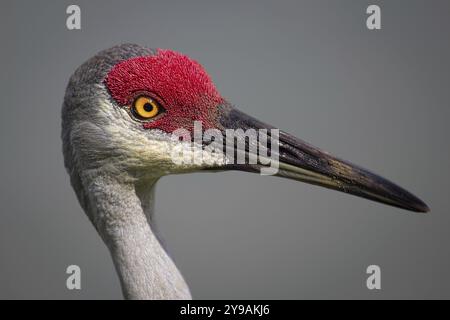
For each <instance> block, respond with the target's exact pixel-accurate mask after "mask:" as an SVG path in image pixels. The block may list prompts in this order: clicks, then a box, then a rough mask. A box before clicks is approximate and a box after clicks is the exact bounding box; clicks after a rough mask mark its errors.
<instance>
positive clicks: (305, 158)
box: [217, 105, 429, 212]
mask: <svg viewBox="0 0 450 320" xmlns="http://www.w3.org/2000/svg"><path fill="white" fill-rule="evenodd" d="M219 121H220V123H221V125H222V126H223V129H224V130H225V129H239V128H240V129H243V130H244V131H245V130H247V129H250V128H253V129H272V128H274V127H273V126H270V125H267V124H265V123H263V122H261V121H259V120H257V119H254V118H253V117H251V116H248V115H246V114H245V113H243V112H241V111H239V110H237V109H235V108H233V107H231V106H230V105H224V106H222V107H221V110H220V117H219ZM278 141H279V142H278V147H279V151H278V157H279V170H278V173H277V174H276V175H277V176H280V177H284V178H288V179H294V180H299V181H303V182H307V183H311V184H315V185H318V186H322V187H326V188H330V189H334V190H338V191H342V192H346V193H349V194H353V195H355V196H358V197H363V198H366V199H370V200H374V201H377V202H381V203H384V204H388V205H391V206H395V207H399V208H403V209H406V210H410V211H416V212H428V211H429V208H428V206H427V205H426V204H425V203H424V202H423V201H421V200H420V199H419V198H417V197H416V196H414V195H413V194H411V193H409V192H408V191H406V190H405V189H403V188H401V187H399V186H397V185H396V184H394V183H392V182H390V181H389V180H387V179H385V178H383V177H381V176H378V175H376V174H374V173H372V172H370V171H368V170H366V169H363V168H361V167H358V166H356V165H354V164H352V163H350V162H347V161H344V160H341V159H338V158H336V157H334V156H332V155H330V154H328V153H326V152H324V151H322V150H320V149H318V148H316V147H314V146H312V145H309V144H307V143H306V142H304V141H302V140H300V139H298V138H296V137H294V136H292V135H290V134H288V133H286V132H284V131H281V130H280V135H279V139H278ZM250 149H251V148H250ZM246 150H247V151H248V150H249V146H248V145H247V147H246ZM261 167H262V165H261V164H227V165H225V167H221V168H217V169H220V170H242V171H249V172H260V169H261Z"/></svg>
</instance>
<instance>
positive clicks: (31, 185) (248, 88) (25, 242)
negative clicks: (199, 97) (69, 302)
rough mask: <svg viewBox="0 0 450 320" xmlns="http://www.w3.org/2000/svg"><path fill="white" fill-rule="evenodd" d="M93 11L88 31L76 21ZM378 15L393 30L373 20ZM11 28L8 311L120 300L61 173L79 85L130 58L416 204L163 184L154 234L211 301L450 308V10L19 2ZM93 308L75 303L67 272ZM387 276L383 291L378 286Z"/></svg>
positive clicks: (0, 16) (297, 188) (234, 185)
mask: <svg viewBox="0 0 450 320" xmlns="http://www.w3.org/2000/svg"><path fill="white" fill-rule="evenodd" d="M70 4H77V5H79V6H80V8H81V30H73V31H69V30H67V28H66V18H67V14H66V8H67V6H68V5H70ZM370 4H377V5H379V6H380V8H381V25H382V29H381V30H376V31H370V30H368V29H367V27H366V19H367V14H366V8H367V7H368V6H369V5H370ZM0 6H1V10H0V36H1V50H0V66H1V73H0V88H1V89H0V90H1V95H0V107H1V109H0V110H1V116H0V147H1V156H0V172H1V179H0V188H1V190H0V191H1V192H0V211H1V212H0V219H1V220H0V298H3V299H19V298H30V299H38V298H41V299H50V298H57V299H109V298H112V299H116V298H117V299H120V298H121V297H122V296H121V291H120V286H119V281H118V278H117V276H116V274H115V270H114V267H113V264H112V261H111V258H110V256H109V252H108V251H107V249H106V247H105V245H104V244H103V242H102V241H101V239H100V237H99V236H98V235H97V233H96V231H95V230H94V228H93V227H92V225H91V224H90V222H89V221H88V219H87V217H86V216H85V214H84V213H83V211H82V210H81V208H80V206H79V204H78V202H77V199H76V197H75V194H74V192H73V190H72V188H71V186H70V183H69V177H68V175H67V174H66V172H65V169H64V166H63V158H62V152H61V140H60V110H61V103H62V100H63V96H64V91H65V87H66V84H67V81H68V79H69V77H70V75H71V73H72V72H73V71H74V70H75V69H76V68H77V67H78V66H79V65H80V64H82V63H83V62H84V61H85V60H87V59H88V58H90V57H91V56H93V55H94V54H95V53H97V52H98V51H99V50H102V49H105V48H108V47H111V46H113V45H115V44H119V43H124V42H132V43H138V44H141V45H145V46H150V47H155V48H170V49H174V50H177V51H180V52H183V53H185V54H188V55H189V56H191V57H192V58H194V59H196V60H198V61H199V62H200V63H202V64H203V66H204V67H205V68H206V69H207V70H208V72H209V73H210V75H211V76H212V78H213V79H214V81H215V84H216V85H217V87H218V89H219V90H220V92H221V93H222V95H223V96H224V97H226V98H228V99H229V100H231V101H232V102H233V103H235V104H236V105H238V106H239V107H240V109H241V110H243V111H244V112H246V113H249V114H251V115H253V116H255V117H257V118H259V119H261V120H264V121H265V122H267V123H271V124H273V125H275V126H277V127H279V128H282V129H284V130H286V131H288V132H290V133H292V134H294V135H296V136H298V137H300V138H302V139H304V140H306V141H308V142H310V143H312V144H314V145H316V146H319V147H321V148H323V149H325V150H327V151H329V152H331V153H333V154H336V155H338V156H339V157H342V158H344V159H347V160H350V161H352V162H354V163H357V164H360V165H362V166H363V167H366V168H369V169H371V170H372V171H374V172H376V173H379V174H381V175H383V176H385V177H387V178H389V179H391V180H393V181H395V182H397V183H398V184H400V185H401V186H403V187H405V188H406V189H408V190H410V191H411V192H412V193H414V194H416V195H417V196H419V197H420V198H421V199H423V200H424V201H425V202H426V203H427V204H428V205H429V206H430V207H431V213H430V214H428V215H424V214H415V213H409V212H406V211H403V210H400V209H396V208H391V207H388V206H384V205H381V204H377V203H374V202H370V201H366V200H363V199H358V198H355V197H353V196H349V195H345V194H342V193H338V192H334V191H330V190H326V189H322V188H318V187H315V186H311V185H306V184H301V183H296V182H294V181H288V180H282V179H280V178H276V177H262V176H259V175H252V174H246V173H242V172H241V173H239V172H229V173H222V174H212V173H198V174H192V175H183V176H169V177H164V178H163V179H161V181H160V182H159V185H158V187H157V192H156V197H157V202H156V219H157V222H158V224H159V228H160V229H161V234H162V236H163V238H164V240H165V242H166V244H167V247H168V249H169V252H170V253H171V255H172V256H173V257H174V260H175V262H176V263H177V265H178V266H179V268H180V270H181V272H182V273H183V275H184V276H185V278H186V280H187V282H188V283H189V285H190V287H191V291H192V294H193V297H194V298H197V299H221V298H228V299H266V298H267V299H304V298H323V299H328V298H330V299H336V298H342V299H351V298H368V299H377V298H384V299H390V298H393V299H397V298H406V299H408V298H450V292H449V287H450V273H449V272H448V270H449V269H450V256H449V254H450V252H449V249H448V246H449V243H450V233H449V227H450V215H449V207H450V196H449V190H450V166H449V161H450V148H449V146H448V139H449V134H450V128H449V125H448V121H449V119H450V117H449V116H450V111H449V110H450V109H449V100H450V90H449V89H450V61H449V59H450V58H449V57H450V42H449V41H448V36H449V32H450V19H449V15H450V2H449V1H445V0H442V1H439V0H433V1H425V0H422V1H412V0H408V1H406V0H403V1H400V0H398V1H360V0H348V1H347V0H345V1H344V0H341V1H333V0H327V1H324V0H320V1H318V0H307V1H294V0H292V1H286V0H282V1H206V0H205V1H136V0H134V1H117V0H114V1H106V0H105V1H17V0H16V1H11V0H6V1H2V2H1V5H0ZM71 264H76V265H79V266H80V267H81V272H82V282H81V283H82V284H81V285H82V290H80V291H77V290H74V291H69V290H67V289H66V278H67V276H68V275H67V274H66V273H65V271H66V268H67V266H68V265H71ZM372 264H376V265H379V266H380V268H381V287H382V289H381V290H372V291H370V290H368V289H367V287H366V278H367V277H368V275H367V274H366V268H367V266H369V265H372Z"/></svg>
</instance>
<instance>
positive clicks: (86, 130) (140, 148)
mask: <svg viewBox="0 0 450 320" xmlns="http://www.w3.org/2000/svg"><path fill="white" fill-rule="evenodd" d="M62 120H63V131H62V137H63V143H64V147H63V151H64V156H65V165H66V168H67V169H68V171H69V173H70V174H71V178H72V183H73V184H81V183H83V175H86V174H89V175H95V174H106V173H108V174H111V175H113V176H114V177H115V178H116V179H120V180H122V181H123V182H124V183H131V184H132V183H136V182H145V181H154V179H157V178H159V177H161V176H164V175H168V174H177V173H187V172H193V171H200V170H202V171H205V170H210V171H225V170H242V171H248V172H262V170H264V169H268V167H269V164H270V167H271V168H272V164H273V163H276V166H275V167H274V168H275V169H276V170H275V171H273V172H272V173H273V174H274V175H277V176H280V177H285V178H289V179H294V180H299V181H303V182H307V183H311V184H315V185H319V186H323V187H326V188H331V189H335V190H338V191H343V192H346V193H349V194H353V195H356V196H359V197H364V198H367V199H371V200H374V201H378V202H381V203H385V204H388V205H392V206H396V207H400V208H403V209H407V210H411V211H417V212H427V211H429V209H428V207H427V205H426V204H425V203H424V202H422V201H421V200H420V199H418V198H417V197H415V196H414V195H412V194H411V193H409V192H408V191H406V190H404V189H402V188H401V187H399V186H397V185H395V184H394V183H392V182H390V181H388V180H386V179H384V178H382V177H380V176H378V175H376V174H373V173H371V172H369V171H368V170H365V169H363V168H361V167H358V166H356V165H354V164H351V163H350V162H347V161H344V160H341V159H339V158H337V157H335V156H332V155H330V154H328V153H326V152H324V151H322V150H320V149H318V148H316V147H314V146H311V145H309V144H307V143H305V142H304V141H302V140H300V139H298V138H296V137H294V136H292V135H290V134H288V133H286V132H284V131H278V130H277V129H275V128H274V127H273V126H270V125H267V124H265V123H263V122H261V121H259V120H257V119H255V118H253V117H251V116H248V115H246V114H244V113H243V112H241V111H239V110H238V109H237V108H235V107H234V106H233V105H232V104H231V103H230V102H228V101H227V100H226V99H224V98H223V97H222V96H221V94H220V93H219V91H218V90H217V89H216V87H215V86H214V84H213V82H212V80H211V78H210V77H209V75H208V74H207V72H206V71H205V70H204V69H203V67H202V66H201V65H200V64H199V63H197V62H196V61H194V60H192V59H190V58H189V57H187V56H185V55H183V54H180V53H177V52H174V51H170V50H160V49H157V50H153V49H148V48H144V47H141V46H138V45H131V44H125V45H119V46H116V47H113V48H110V49H107V50H105V51H102V52H100V53H99V54H97V55H96V56H94V57H93V58H91V59H90V60H88V61H87V62H86V63H84V64H83V65H82V66H81V67H79V68H78V69H77V71H76V72H75V73H74V74H73V75H72V77H71V79H70V81H69V84H68V87H67V90H66V95H65V99H64V104H63V112H62ZM251 130H254V132H262V133H264V134H266V137H265V138H264V139H263V138H262V136H261V135H258V134H257V135H256V140H254V139H252V138H253V137H254V136H252V135H251V134H249V132H253V131H251ZM236 132H238V133H239V134H236ZM206 133H208V134H207V136H208V139H204V138H205V137H204V136H205V134H206ZM231 133H234V134H235V135H234V137H232V143H231V144H228V142H229V141H230V139H229V138H230V136H232V135H231ZM242 133H243V134H242ZM198 135H200V136H201V138H202V139H196V137H198ZM221 135H222V136H221ZM205 140H206V141H205ZM263 140H264V141H265V142H267V143H266V144H265V146H262V145H261V141H263ZM239 142H242V143H239ZM180 147H183V148H180ZM186 150H189V152H191V153H190V156H188V157H187V158H186V154H184V153H183V152H185V151H186ZM230 150H231V152H227V151H230ZM261 150H265V153H264V155H263V156H261V154H260V151H261ZM196 155H197V156H196ZM198 155H200V158H201V161H196V160H197V158H198ZM239 155H243V156H242V157H239ZM181 158H182V159H181ZM238 158H239V159H241V160H244V161H243V162H242V161H241V162H239V163H238V162H237V161H236V160H237V159H238ZM186 159H188V160H189V161H186ZM193 159H194V160H193ZM181 160H183V161H181ZM268 160H270V161H271V160H273V163H272V162H270V161H268Z"/></svg>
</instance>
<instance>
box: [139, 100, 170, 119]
mask: <svg viewBox="0 0 450 320" xmlns="http://www.w3.org/2000/svg"><path fill="white" fill-rule="evenodd" d="M162 110H163V108H162V107H161V106H160V105H159V103H158V102H157V101H156V100H155V99H152V98H150V97H146V96H140V97H138V98H137V99H136V100H134V102H133V105H132V107H131V111H132V113H133V115H134V116H136V117H137V118H138V119H140V120H148V119H152V118H154V117H156V116H157V115H158V114H160V113H161V112H162Z"/></svg>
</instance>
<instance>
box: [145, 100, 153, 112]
mask: <svg viewBox="0 0 450 320" xmlns="http://www.w3.org/2000/svg"><path fill="white" fill-rule="evenodd" d="M144 110H145V111H147V112H151V111H153V105H152V104H151V103H148V102H147V103H146V104H144Z"/></svg>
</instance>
